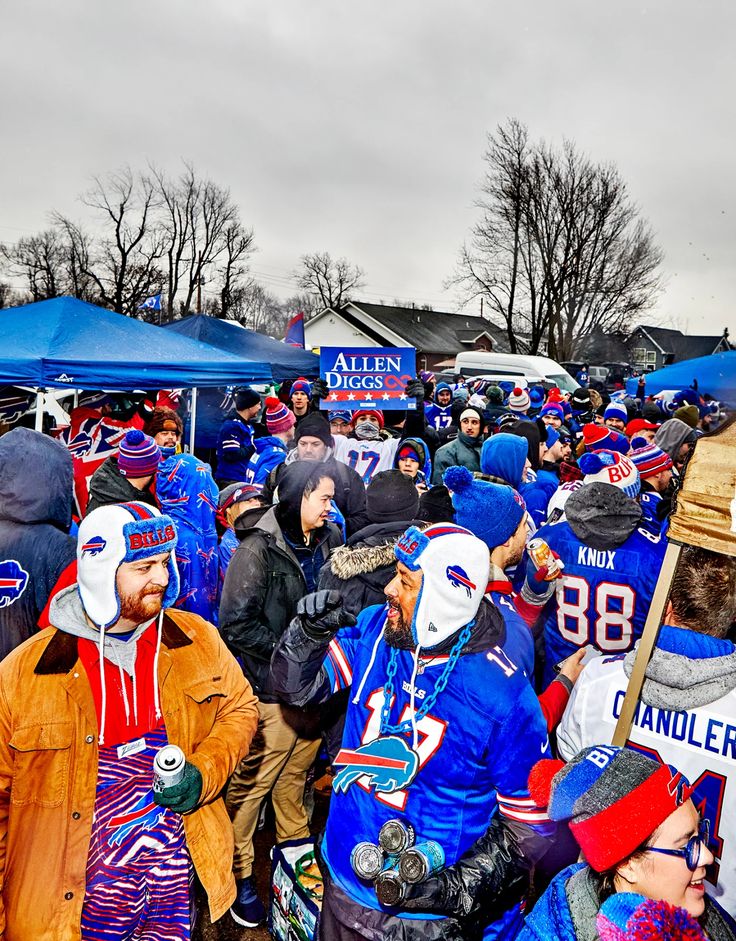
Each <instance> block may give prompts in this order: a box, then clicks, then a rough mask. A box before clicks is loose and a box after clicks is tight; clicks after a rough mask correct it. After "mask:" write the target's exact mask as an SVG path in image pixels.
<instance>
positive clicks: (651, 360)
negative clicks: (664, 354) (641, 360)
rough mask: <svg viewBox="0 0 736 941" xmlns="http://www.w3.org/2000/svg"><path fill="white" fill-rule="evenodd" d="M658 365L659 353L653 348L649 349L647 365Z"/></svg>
mask: <svg viewBox="0 0 736 941" xmlns="http://www.w3.org/2000/svg"><path fill="white" fill-rule="evenodd" d="M656 365H657V354H656V353H655V352H654V351H653V350H647V366H656Z"/></svg>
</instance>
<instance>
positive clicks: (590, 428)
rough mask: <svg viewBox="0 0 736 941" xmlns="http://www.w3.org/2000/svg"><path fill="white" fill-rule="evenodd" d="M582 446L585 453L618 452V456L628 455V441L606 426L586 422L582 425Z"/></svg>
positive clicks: (624, 436)
mask: <svg viewBox="0 0 736 941" xmlns="http://www.w3.org/2000/svg"><path fill="white" fill-rule="evenodd" d="M583 444H584V445H585V450H586V451H593V452H595V451H618V453H619V454H624V455H625V454H628V453H629V448H630V447H631V446H630V444H629V439H628V438H627V437H626V435H620V434H619V433H618V432H617V431H614V430H613V429H612V428H609V427H608V425H596V424H595V423H594V422H588V424H587V425H583Z"/></svg>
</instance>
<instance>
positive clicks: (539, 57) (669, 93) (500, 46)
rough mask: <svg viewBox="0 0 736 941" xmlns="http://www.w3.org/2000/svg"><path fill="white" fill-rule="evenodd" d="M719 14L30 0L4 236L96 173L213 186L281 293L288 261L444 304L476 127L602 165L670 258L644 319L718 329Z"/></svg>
mask: <svg viewBox="0 0 736 941" xmlns="http://www.w3.org/2000/svg"><path fill="white" fill-rule="evenodd" d="M735 26H736V4H734V3H733V0H720V2H715V0H698V2H694V0H655V2H647V3H635V2H629V0H619V2H617V3H602V2H595V0H512V2H509V0H505V2H503V3H502V2H496V0H451V2H450V0H448V2H442V0H390V2H389V0H374V2H371V3H369V2H366V0H363V2H357V0H264V2H250V0H209V2H207V3H203V2H201V0H199V2H194V0H126V2H125V3H115V4H113V3H109V2H106V0H98V2H92V0H87V2H83V0H64V2H62V3H60V2H59V0H39V2H35V0H24V2H22V3H14V4H10V3H8V4H5V5H4V9H3V14H2V56H0V96H1V99H0V100H2V112H1V113H2V128H3V132H4V133H3V148H2V174H1V177H0V239H2V240H5V241H11V240H14V239H15V238H17V237H18V236H20V235H22V234H29V233H31V232H33V231H36V230H37V229H39V228H41V227H43V226H44V225H45V223H46V214H47V212H48V211H49V210H50V209H58V210H61V211H62V212H65V213H68V214H71V215H73V216H75V217H79V218H82V217H83V210H82V207H81V206H80V205H79V203H78V202H77V197H78V194H79V193H80V192H82V191H83V190H84V189H85V188H87V187H88V185H89V178H90V177H91V175H92V174H95V173H104V172H105V171H107V170H112V169H116V168H118V167H120V166H122V165H124V164H130V165H131V166H133V167H143V166H144V165H145V162H146V161H147V160H150V161H153V162H154V163H156V164H157V165H159V166H161V167H163V168H166V169H168V170H171V171H172V172H176V171H177V169H178V168H179V166H180V160H181V158H186V159H188V160H190V161H192V162H193V163H194V165H195V166H196V168H197V169H198V170H199V171H200V172H201V173H203V174H205V173H206V174H209V175H211V176H212V178H213V179H215V180H216V181H217V182H219V183H221V184H224V185H228V186H229V187H230V188H231V190H232V193H233V196H234V197H235V199H236V200H237V202H238V203H239V205H240V207H241V211H242V215H243V219H244V221H245V222H246V223H248V224H250V225H252V226H253V227H254V229H255V235H256V242H257V245H258V248H259V252H258V254H257V255H256V256H255V257H254V261H253V268H254V273H255V275H256V277H258V278H259V279H260V280H261V281H262V282H263V283H264V285H265V286H267V287H269V288H270V289H271V290H273V291H274V292H275V293H277V294H279V295H280V296H282V297H285V296H287V295H288V294H289V293H293V290H294V286H293V284H292V283H291V281H290V273H291V271H292V270H293V269H294V267H295V265H296V264H297V262H298V258H299V255H301V254H303V253H304V252H310V251H318V250H327V251H329V252H331V253H332V254H333V255H334V256H340V255H345V256H346V257H348V258H349V259H350V260H352V261H354V262H356V263H358V264H359V265H361V267H362V268H364V270H365V272H366V278H367V283H366V290H365V292H364V299H366V300H379V299H384V300H386V301H387V302H391V301H392V300H393V298H405V299H407V300H415V301H417V302H431V303H434V305H435V306H436V307H438V308H442V307H444V308H448V307H452V297H451V295H448V294H446V293H445V292H444V291H443V288H442V282H443V280H444V278H445V277H446V276H447V275H448V274H449V273H450V272H451V271H452V268H453V266H454V262H455V258H456V255H457V250H458V248H459V246H460V244H461V243H462V241H463V239H464V238H465V237H466V235H467V232H468V229H469V227H470V225H471V224H472V221H473V219H474V214H475V211H474V209H473V198H474V196H475V192H476V186H477V182H478V180H479V179H480V177H481V174H482V169H483V166H482V162H481V154H482V152H483V150H484V148H485V143H486V134H487V132H488V131H490V130H493V128H494V127H495V126H496V125H497V124H498V123H499V122H502V121H504V120H505V119H506V118H507V117H510V116H512V117H516V118H518V119H520V120H521V121H523V122H525V123H526V124H527V125H528V126H529V129H530V132H531V135H532V136H533V137H535V138H536V137H544V138H546V139H547V140H553V141H556V142H559V141H560V140H561V138H562V137H563V136H567V137H570V138H572V139H574V140H575V141H576V143H577V144H578V146H579V147H580V149H581V150H584V151H585V152H587V153H588V154H589V155H590V156H592V157H593V158H595V159H599V160H611V161H614V162H615V163H616V164H617V165H618V167H619V168H620V170H621V172H622V174H623V176H624V178H625V180H626V181H627V183H628V186H629V189H630V192H631V194H632V196H633V198H634V199H635V200H636V202H637V203H638V204H639V205H640V207H641V210H642V213H643V215H644V216H645V217H646V218H647V219H648V220H649V221H650V222H651V224H652V226H653V228H654V230H655V232H656V234H657V239H658V241H659V244H660V245H661V246H662V248H663V249H664V251H665V256H666V258H665V275H666V278H667V289H666V291H665V292H664V294H663V295H662V296H661V298H660V300H659V302H658V304H657V307H656V309H655V311H654V321H655V322H659V323H661V324H663V325H664V324H672V325H676V326H679V327H681V328H682V329H686V330H687V331H688V332H690V333H719V332H720V331H721V330H722V329H723V327H724V326H729V328H730V329H731V330H732V331H734V332H736V307H735V306H734V303H733V298H734V297H735V296H736V269H735V267H734V257H735V256H736V251H735V249H736V233H735V231H734V221H735V216H736V204H735V203H736V201H735V199H734V196H735V195H736V182H735V180H736V174H734V170H733V167H734V142H735V140H736V121H735V120H734V117H735V114H734V111H735V110H736V109H735V108H734V99H735V93H736V81H735V79H734V53H733V50H734V48H735V44H736V36H735V35H734V33H735V29H734V27H735Z"/></svg>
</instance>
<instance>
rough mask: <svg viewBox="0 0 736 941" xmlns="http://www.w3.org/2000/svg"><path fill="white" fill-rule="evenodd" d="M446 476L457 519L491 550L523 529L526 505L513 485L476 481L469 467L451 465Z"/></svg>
mask: <svg viewBox="0 0 736 941" xmlns="http://www.w3.org/2000/svg"><path fill="white" fill-rule="evenodd" d="M519 440H521V441H523V439H519ZM442 479H443V481H444V483H445V486H446V487H447V489H448V490H449V491H450V492H451V493H452V505H453V506H454V507H455V522H456V523H457V524H458V526H464V527H465V528H466V529H469V530H470V532H471V533H473V534H474V535H476V536H477V537H478V538H479V539H482V540H483V542H484V543H485V544H486V545H487V546H488V548H489V549H490V550H491V551H492V550H493V549H495V548H496V546H500V545H502V543H504V542H506V540H507V539H508V538H509V536H513V534H514V533H515V532H516V530H517V529H518V528H519V523H521V521H522V519H523V518H524V516H525V514H526V504H525V503H524V499H523V497H522V496H521V495H520V494H518V493H517V492H516V491H515V490H513V489H512V488H511V487H505V486H503V485H502V484H492V483H490V482H488V481H486V480H476V479H475V477H473V475H472V474H471V473H470V471H469V470H468V469H467V467H448V469H447V470H446V471H445V473H444V476H443V478H442Z"/></svg>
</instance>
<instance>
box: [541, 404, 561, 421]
mask: <svg viewBox="0 0 736 941" xmlns="http://www.w3.org/2000/svg"><path fill="white" fill-rule="evenodd" d="M545 415H554V416H555V418H559V419H560V421H564V420H565V410H564V409H563V407H562V405H561V404H560V403H559V402H547V404H546V405H545V406H544V407H543V408H542V411H541V412H540V413H539V417H540V418H544V416H545Z"/></svg>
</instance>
